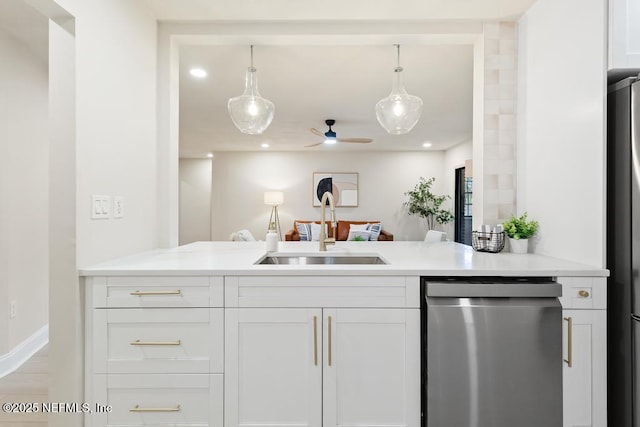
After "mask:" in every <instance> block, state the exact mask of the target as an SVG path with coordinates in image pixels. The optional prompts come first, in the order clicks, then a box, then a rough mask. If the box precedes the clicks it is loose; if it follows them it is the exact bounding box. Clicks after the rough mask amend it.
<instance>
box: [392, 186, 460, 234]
mask: <svg viewBox="0 0 640 427" xmlns="http://www.w3.org/2000/svg"><path fill="white" fill-rule="evenodd" d="M435 180H436V179H435V178H429V179H424V178H423V177H420V181H419V182H418V183H417V184H416V186H415V187H414V188H413V190H410V191H407V192H405V193H404V194H405V196H409V200H408V201H406V202H404V203H403V205H404V206H405V207H406V208H407V210H408V211H409V215H418V216H419V217H421V218H424V219H426V220H427V227H428V229H429V230H431V229H433V227H434V225H435V223H436V222H437V223H438V224H447V223H449V222H451V221H453V214H452V213H451V211H449V210H447V209H444V208H442V204H443V203H444V202H445V201H446V200H448V199H451V196H449V195H443V196H437V195H435V194H433V193H432V192H431V186H432V185H433V182H434V181H435Z"/></svg>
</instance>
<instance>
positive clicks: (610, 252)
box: [607, 77, 640, 427]
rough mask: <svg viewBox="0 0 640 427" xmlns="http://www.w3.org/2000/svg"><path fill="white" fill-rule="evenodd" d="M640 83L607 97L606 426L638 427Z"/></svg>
mask: <svg viewBox="0 0 640 427" xmlns="http://www.w3.org/2000/svg"><path fill="white" fill-rule="evenodd" d="M639 136H640V82H638V79H637V78H633V77H631V78H627V79H624V80H622V81H620V82H618V83H616V84H613V85H611V86H609V91H608V97H607V268H608V269H609V270H610V272H611V275H610V276H609V282H608V284H607V300H608V307H607V325H608V326H607V329H608V330H607V336H608V344H607V382H608V384H607V385H608V403H607V413H608V424H609V425H610V426H616V427H640V369H639V360H640V278H639V277H638V273H639V271H640V141H639Z"/></svg>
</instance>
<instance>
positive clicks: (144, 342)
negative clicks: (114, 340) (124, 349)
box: [129, 340, 180, 345]
mask: <svg viewBox="0 0 640 427" xmlns="http://www.w3.org/2000/svg"><path fill="white" fill-rule="evenodd" d="M129 344H131V345H180V340H178V341H140V340H135V341H132V342H130V343H129Z"/></svg>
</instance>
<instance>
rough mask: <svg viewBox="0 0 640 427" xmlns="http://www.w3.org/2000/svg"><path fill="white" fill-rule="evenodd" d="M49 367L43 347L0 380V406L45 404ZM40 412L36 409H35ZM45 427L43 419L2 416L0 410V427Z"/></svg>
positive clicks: (40, 416) (34, 415)
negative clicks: (20, 403) (8, 404)
mask: <svg viewBox="0 0 640 427" xmlns="http://www.w3.org/2000/svg"><path fill="white" fill-rule="evenodd" d="M48 387H49V365H48V357H47V347H46V346H45V347H44V348H43V349H42V350H40V351H39V352H38V353H36V354H34V355H33V357H31V359H29V360H28V361H27V362H25V364H24V365H22V366H21V367H20V368H19V369H18V370H17V371H15V372H13V373H11V374H9V375H7V376H6V377H4V378H0V404H4V403H19V402H23V403H34V402H35V403H42V402H47V401H48ZM38 407H39V408H40V406H38ZM9 426H10V427H46V426H47V415H46V414H43V413H41V412H38V413H27V414H25V413H6V412H4V410H0V427H9Z"/></svg>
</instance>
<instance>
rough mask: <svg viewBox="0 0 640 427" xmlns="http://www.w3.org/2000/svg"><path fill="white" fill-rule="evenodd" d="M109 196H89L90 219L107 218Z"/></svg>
mask: <svg viewBox="0 0 640 427" xmlns="http://www.w3.org/2000/svg"><path fill="white" fill-rule="evenodd" d="M110 209H111V197H109V196H101V195H96V194H94V195H93V196H91V219H109V215H110Z"/></svg>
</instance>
